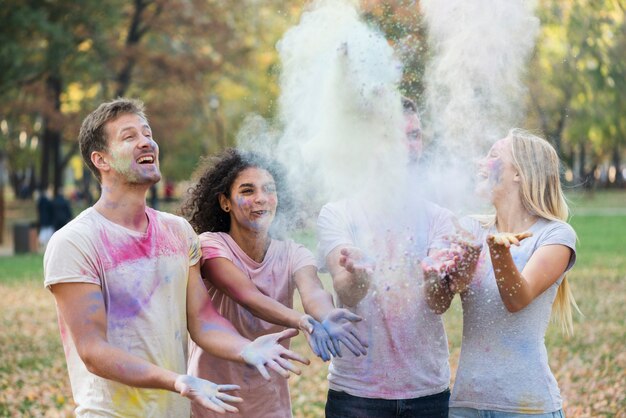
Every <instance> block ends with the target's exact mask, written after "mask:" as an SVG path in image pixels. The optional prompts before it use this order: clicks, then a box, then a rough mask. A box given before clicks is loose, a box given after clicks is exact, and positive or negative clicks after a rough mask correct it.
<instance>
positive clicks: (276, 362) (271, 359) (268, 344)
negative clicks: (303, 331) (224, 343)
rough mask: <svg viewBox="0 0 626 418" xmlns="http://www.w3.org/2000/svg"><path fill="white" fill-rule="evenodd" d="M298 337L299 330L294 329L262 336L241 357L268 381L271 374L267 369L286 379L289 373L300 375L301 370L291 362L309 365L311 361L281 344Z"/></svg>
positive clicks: (245, 348)
mask: <svg viewBox="0 0 626 418" xmlns="http://www.w3.org/2000/svg"><path fill="white" fill-rule="evenodd" d="M296 335H298V330H296V329H292V328H289V329H286V330H284V331H282V332H278V333H275V334H267V335H262V336H260V337H259V338H257V339H256V340H254V341H252V342H251V343H250V344H248V345H246V346H245V347H244V349H243V351H242V352H241V357H242V358H243V360H244V361H245V362H246V363H247V364H248V365H250V366H254V367H256V368H257V370H258V371H259V373H261V376H263V378H265V379H266V380H270V374H269V372H268V371H267V368H266V367H269V368H270V369H272V370H274V371H275V372H277V373H278V374H280V375H281V376H283V377H284V378H285V379H286V378H288V377H289V372H292V373H295V374H300V369H298V368H297V367H296V366H294V365H293V364H292V363H291V362H290V361H289V360H295V361H298V362H300V363H302V364H307V365H308V364H309V360H308V359H306V358H305V357H302V356H301V355H300V354H298V353H296V352H294V351H291V350H288V349H286V348H285V347H283V346H282V345H280V344H279V343H280V342H281V341H283V340H287V339H289V338H291V337H295V336H296Z"/></svg>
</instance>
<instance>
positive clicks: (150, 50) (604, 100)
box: [0, 0, 626, 204]
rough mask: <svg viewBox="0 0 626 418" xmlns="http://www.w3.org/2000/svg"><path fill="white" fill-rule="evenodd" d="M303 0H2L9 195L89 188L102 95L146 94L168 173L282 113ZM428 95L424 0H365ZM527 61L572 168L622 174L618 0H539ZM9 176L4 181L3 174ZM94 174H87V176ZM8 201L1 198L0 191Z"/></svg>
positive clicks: (537, 115) (533, 116)
mask: <svg viewBox="0 0 626 418" xmlns="http://www.w3.org/2000/svg"><path fill="white" fill-rule="evenodd" d="M305 4H306V1H305V0H295V1H294V0H292V1H287V0H230V1H228V0H169V1H165V0H111V1H106V2H104V1H96V0H85V1H82V2H80V3H76V2H74V1H64V0H50V1H45V2H44V1H18V0H5V1H4V2H3V7H2V8H0V68H2V71H0V170H2V171H3V172H7V173H8V179H9V181H8V184H9V185H10V187H11V189H12V191H13V194H14V195H15V196H18V197H23V198H29V197H30V196H31V195H32V192H33V191H34V190H40V191H43V190H52V191H53V192H55V193H57V192H59V191H60V190H61V189H62V188H63V187H64V186H65V185H66V184H65V183H66V182H67V181H66V173H67V172H68V171H73V172H74V175H73V176H68V179H69V180H73V181H75V179H78V182H77V183H76V184H69V185H70V186H73V187H75V188H76V190H78V191H80V193H81V194H84V195H88V194H89V193H88V192H89V190H90V187H89V185H90V184H92V183H93V182H92V181H91V179H90V175H89V173H88V172H87V170H81V168H82V165H81V163H80V160H79V159H77V156H76V154H77V143H76V136H77V132H78V128H79V124H80V121H81V120H82V118H83V117H84V116H85V115H86V114H87V113H88V112H89V111H90V110H92V109H93V108H94V107H95V106H96V105H97V104H99V103H101V102H102V101H105V100H109V99H112V98H114V97H116V96H121V95H126V96H132V97H138V98H140V99H142V100H144V101H145V102H146V104H147V106H148V112H149V117H150V118H151V123H152V125H153V128H154V131H155V132H156V133H157V139H158V140H159V144H160V146H161V154H162V159H161V161H162V166H163V172H164V173H165V175H166V176H167V180H170V181H179V180H185V179H188V178H189V176H190V175H191V173H192V171H193V169H194V167H195V165H196V163H197V161H198V159H199V158H200V157H201V156H204V155H208V154H212V153H215V152H217V151H219V150H221V149H223V148H224V147H227V146H230V145H233V143H234V138H235V134H236V132H237V129H238V126H239V125H240V123H241V122H242V120H243V118H244V116H245V115H247V114H249V113H252V112H254V113H258V114H261V115H262V116H265V117H271V116H272V115H273V114H274V112H275V99H276V97H277V95H278V93H279V92H278V88H277V76H278V72H279V68H278V65H279V63H278V59H277V53H276V50H275V43H276V42H277V41H278V40H279V39H280V37H281V36H282V35H283V33H284V31H285V30H286V29H287V28H288V27H289V26H291V25H293V24H295V23H296V22H297V21H298V18H299V16H300V14H301V12H302V10H303V8H304V6H305ZM362 5H363V9H364V14H365V18H366V19H367V20H368V21H370V22H371V23H372V24H373V25H376V26H378V27H379V28H381V30H382V31H383V32H384V33H385V35H386V36H387V38H388V39H389V41H390V43H392V44H393V45H394V47H395V48H396V50H397V51H398V53H399V55H400V57H401V58H402V60H403V62H404V64H405V76H404V80H403V83H402V86H401V87H402V90H403V93H404V94H406V95H408V96H410V97H413V98H415V99H417V101H418V102H420V101H421V97H422V92H423V83H422V81H423V73H424V63H425V62H426V60H427V59H428V51H427V43H426V41H425V40H426V30H427V28H426V27H425V25H424V24H423V22H422V18H421V14H420V10H419V1H416V0H395V1H391V0H390V1H383V0H364V1H362ZM537 13H538V15H539V17H540V19H541V22H542V30H541V34H540V36H539V39H538V40H537V48H536V50H535V54H534V57H533V59H532V62H531V65H530V71H529V72H528V74H529V77H528V90H529V95H528V103H529V110H530V112H529V119H528V123H527V126H529V127H537V128H538V130H540V131H542V133H543V134H544V135H546V137H547V138H548V139H549V140H550V141H551V142H552V143H553V144H554V145H555V147H556V148H557V149H558V150H559V155H560V156H561V157H562V158H563V160H564V161H565V163H566V165H567V167H568V173H567V174H568V179H569V180H571V181H574V182H575V184H579V183H581V182H583V181H585V180H586V181H587V183H585V184H588V185H590V186H592V185H594V184H595V183H599V182H601V183H602V185H607V186H612V187H623V184H624V181H623V169H622V161H623V153H624V143H625V141H626V139H625V136H626V120H625V116H624V115H625V114H626V112H625V111H624V110H625V109H624V100H625V97H626V74H625V72H626V68H625V66H626V64H625V62H624V56H626V27H625V19H624V0H597V1H591V0H579V1H576V2H575V1H572V0H540V1H539V2H538V9H537ZM3 180H4V177H3V178H2V179H0V187H4V182H3ZM92 187H93V185H92ZM1 203H2V202H1V201H0V204H1Z"/></svg>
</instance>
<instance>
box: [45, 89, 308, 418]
mask: <svg viewBox="0 0 626 418" xmlns="http://www.w3.org/2000/svg"><path fill="white" fill-rule="evenodd" d="M79 144H80V149H81V153H82V155H83V158H84V160H85V162H86V164H87V165H88V166H89V168H90V169H91V170H92V171H93V173H94V174H95V175H96V177H97V178H98V180H99V181H100V183H101V185H102V194H101V196H100V199H99V200H98V201H97V202H96V204H95V205H94V206H93V207H90V208H88V209H86V210H85V211H84V212H82V213H81V214H80V215H79V216H77V217H76V219H74V220H73V221H71V222H70V223H69V224H67V225H66V226H65V227H63V228H62V229H60V230H59V231H58V232H56V233H55V234H54V236H53V237H52V239H51V240H50V242H49V244H48V247H47V249H46V253H45V256H44V272H45V285H46V287H48V288H49V289H50V290H51V292H52V294H53V295H54V298H55V301H56V306H57V313H58V319H59V327H60V331H61V339H62V342H63V347H64V350H65V356H66V360H67V366H68V372H69V375H70V382H71V385H72V392H73V396H74V401H75V402H76V404H77V408H76V414H77V416H90V417H91V416H115V417H119V416H124V417H148V416H149V417H163V418H165V417H185V416H189V414H190V402H189V400H188V399H186V398H189V399H191V400H192V401H194V402H198V403H199V404H201V405H203V406H204V407H206V408H208V409H211V410H214V411H218V412H224V411H231V412H232V411H236V410H237V409H236V408H235V407H234V406H233V405H231V404H230V403H233V402H240V401H241V399H240V398H238V397H236V396H233V395H231V394H229V393H227V392H230V391H232V390H236V389H238V387H237V386H234V385H228V384H226V385H219V384H215V383H212V382H209V381H206V380H202V379H198V378H195V377H192V376H189V375H186V360H187V342H188V335H189V336H190V337H191V338H192V339H193V340H194V341H195V342H196V343H197V344H198V345H199V346H201V347H202V348H203V349H204V350H206V351H207V352H210V353H211V354H213V355H215V356H218V357H220V358H224V359H227V360H232V361H237V362H241V363H246V364H248V365H251V366H254V367H256V368H257V369H258V370H259V372H260V373H261V374H262V375H263V376H264V377H266V378H268V379H269V373H268V370H267V369H266V367H268V368H270V369H272V370H274V371H275V372H277V373H279V374H280V375H282V376H283V377H287V376H288V374H289V371H291V372H296V373H298V372H299V371H298V369H297V368H296V367H295V366H294V365H293V364H291V363H290V361H289V360H290V359H293V360H297V361H300V362H302V363H307V362H308V361H307V360H306V359H304V358H303V357H301V356H299V355H297V354H296V353H294V352H292V351H290V350H287V349H285V348H284V347H283V346H282V345H280V344H279V342H280V341H281V340H283V339H286V338H290V337H292V336H294V335H295V334H297V331H295V330H286V331H284V332H282V333H278V334H271V335H266V336H264V337H260V338H258V339H256V340H254V341H253V342H251V341H250V340H247V339H245V338H243V337H242V336H241V335H239V334H238V333H237V331H236V330H235V328H234V327H233V326H232V324H231V323H230V322H228V321H226V320H225V319H224V318H223V317H221V316H220V315H219V314H218V313H217V312H216V310H215V309H214V308H213V306H212V304H211V302H210V299H209V297H208V294H207V292H206V289H205V287H204V284H203V283H202V279H201V276H200V270H199V260H200V255H201V253H200V248H199V243H198V238H197V236H196V234H195V233H194V231H193V229H192V228H191V226H190V225H189V224H188V223H187V221H185V220H184V219H182V218H180V217H178V216H174V215H170V214H167V213H163V212H158V211H155V210H153V209H150V208H148V207H146V193H147V191H148V190H149V189H150V187H151V186H152V185H154V184H155V183H156V182H158V181H159V180H160V178H161V174H160V170H159V160H158V157H159V148H158V145H157V144H156V142H155V141H154V140H153V138H152V131H151V129H150V125H149V124H148V121H147V118H146V116H145V114H144V110H143V104H142V103H141V102H138V101H135V100H129V99H117V100H114V101H112V102H108V103H103V104H102V105H100V106H99V107H98V108H97V109H96V110H95V111H94V112H92V113H91V114H90V115H89V116H87V118H85V120H84V121H83V124H82V126H81V130H80V135H79ZM218 383H228V382H218ZM176 392H178V393H176ZM179 394H180V395H182V396H180V395H179Z"/></svg>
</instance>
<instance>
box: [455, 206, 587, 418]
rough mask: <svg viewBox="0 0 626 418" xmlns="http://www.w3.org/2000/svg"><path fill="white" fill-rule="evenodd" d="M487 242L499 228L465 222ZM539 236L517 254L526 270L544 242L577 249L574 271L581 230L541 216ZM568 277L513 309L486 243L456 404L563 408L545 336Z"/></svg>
mask: <svg viewBox="0 0 626 418" xmlns="http://www.w3.org/2000/svg"><path fill="white" fill-rule="evenodd" d="M462 224H463V226H464V227H466V228H467V230H468V231H470V232H471V233H473V234H474V236H475V237H477V238H478V239H480V240H481V241H482V242H484V241H485V238H486V236H487V234H490V233H491V234H493V233H495V232H496V230H495V227H490V228H484V227H481V225H480V223H479V222H478V221H477V220H475V219H471V218H465V219H463V220H462ZM529 230H530V231H531V232H532V233H533V236H532V237H530V238H526V239H525V240H523V241H522V242H521V245H520V246H519V247H517V246H511V255H512V257H513V261H514V263H515V265H516V267H517V268H518V270H519V271H522V270H523V268H524V266H525V265H526V263H527V262H528V260H529V259H530V257H531V256H532V254H533V253H534V252H535V251H536V250H537V249H538V248H539V247H542V246H544V245H565V246H567V247H569V248H571V250H572V255H571V258H570V262H569V264H568V266H567V270H569V269H570V268H571V267H572V266H573V265H574V262H575V260H576V233H575V232H574V230H573V229H572V227H570V226H569V225H568V224H567V223H565V222H559V221H548V220H545V219H540V220H538V221H537V222H536V223H535V224H534V225H533V226H532V227H531V228H530V229H529ZM561 281H562V277H561V278H559V279H558V280H557V281H556V283H554V284H553V285H552V286H550V287H549V288H548V289H547V290H546V291H545V292H543V293H542V294H541V295H539V296H538V297H537V298H536V299H535V300H533V301H532V302H531V303H530V304H529V305H528V306H526V307H525V308H524V309H522V310H521V311H519V312H515V313H512V312H509V311H508V310H507V309H506V308H505V306H504V304H503V302H502V299H501V298H500V293H499V291H498V286H497V284H496V280H495V277H494V272H493V266H492V264H491V257H490V256H489V248H488V247H487V245H486V244H485V245H484V246H483V250H482V252H481V255H480V261H479V264H478V267H477V271H476V275H475V277H474V280H473V281H472V283H471V285H470V287H469V289H468V290H467V292H465V293H464V294H463V296H462V301H463V343H462V346H461V358H460V359H459V369H458V371H457V374H456V380H455V383H454V388H453V390H452V395H451V398H450V407H466V408H475V409H487V410H496V411H504V412H515V413H526V414H539V413H549V412H555V411H558V410H559V409H561V408H562V400H561V395H560V392H559V388H558V386H557V382H556V380H555V379H554V376H553V375H552V372H551V371H550V366H549V365H548V355H547V351H546V347H545V344H544V335H545V332H546V328H547V327H548V323H549V321H550V313H551V309H552V303H553V302H554V299H555V297H556V293H557V289H558V286H559V284H560V283H561Z"/></svg>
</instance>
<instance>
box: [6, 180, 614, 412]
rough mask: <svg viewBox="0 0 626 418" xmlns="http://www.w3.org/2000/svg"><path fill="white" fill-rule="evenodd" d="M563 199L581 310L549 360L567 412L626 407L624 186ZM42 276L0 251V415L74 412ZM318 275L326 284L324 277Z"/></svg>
mask: <svg viewBox="0 0 626 418" xmlns="http://www.w3.org/2000/svg"><path fill="white" fill-rule="evenodd" d="M570 200H571V201H572V204H573V213H574V216H573V217H572V220H571V224H572V225H573V226H574V229H576V231H577V233H578V235H579V243H578V262H577V264H576V267H575V268H574V270H573V271H572V272H571V274H570V275H569V280H570V283H571V285H572V289H573V291H574V293H575V295H576V298H577V301H578V304H579V306H580V309H581V310H582V312H583V314H584V316H580V315H577V316H576V317H575V334H574V336H573V337H570V338H565V337H564V336H563V335H562V334H561V333H560V330H559V327H558V326H556V325H553V326H551V327H550V329H549V332H548V335H547V336H546V344H547V346H548V354H549V357H550V364H551V367H552V370H553V372H554V373H555V375H556V378H557V381H558V382H559V386H560V388H561V392H562V395H563V398H564V399H565V412H566V415H567V416H568V417H614V416H615V417H617V416H626V387H625V385H624V383H625V376H626V350H625V348H624V343H625V338H624V337H625V334H626V333H625V330H626V327H625V325H626V324H625V318H626V303H625V302H626V298H625V297H624V295H626V251H625V250H624V247H625V244H626V240H625V238H624V237H625V236H626V214H624V213H621V212H620V211H623V210H624V208H626V193H611V192H608V193H596V194H595V195H594V196H593V197H591V198H590V197H589V196H588V195H582V194H580V195H572V196H571V199H570ZM305 238H307V239H305V240H304V241H305V242H306V243H307V245H311V243H312V241H311V240H310V237H305ZM42 277H43V272H42V256H41V255H38V254H29V255H20V256H13V257H0V295H2V302H1V304H0V321H1V322H0V330H1V332H0V347H2V349H1V354H0V417H20V416H25V417H44V416H45V417H56V416H72V409H73V403H72V396H71V391H70V387H69V381H68V377H67V371H66V368H65V360H64V357H63V349H62V347H61V344H60V338H59V335H58V327H57V323H56V312H55V308H54V300H53V298H52V296H51V295H50V294H49V292H48V291H47V290H45V289H44V288H43V286H42ZM324 280H325V284H326V285H327V286H328V285H329V281H328V277H324ZM445 321H446V329H447V332H448V336H449V344H450V352H451V356H450V363H451V366H452V370H453V376H454V370H455V369H456V365H457V361H458V356H459V350H460V341H461V309H460V304H459V303H458V301H455V303H454V304H453V306H452V308H451V309H450V310H449V311H448V312H447V313H446V314H445ZM294 348H295V349H296V350H298V351H299V352H301V353H306V354H307V355H309V353H310V352H309V350H308V348H307V347H306V346H305V342H304V340H303V338H302V337H298V338H296V339H295V340H294ZM309 357H311V356H310V355H309ZM326 368H327V365H326V364H324V363H323V362H322V361H321V360H318V359H313V358H312V364H311V366H310V367H308V368H305V369H304V370H303V374H302V375H301V376H293V377H292V378H291V379H290V385H291V388H292V401H293V409H294V416H295V417H312V418H317V417H322V416H323V407H324V403H325V397H326V390H327V388H328V386H327V383H326Z"/></svg>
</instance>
